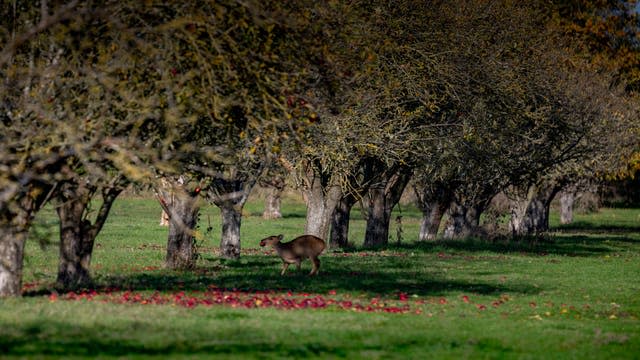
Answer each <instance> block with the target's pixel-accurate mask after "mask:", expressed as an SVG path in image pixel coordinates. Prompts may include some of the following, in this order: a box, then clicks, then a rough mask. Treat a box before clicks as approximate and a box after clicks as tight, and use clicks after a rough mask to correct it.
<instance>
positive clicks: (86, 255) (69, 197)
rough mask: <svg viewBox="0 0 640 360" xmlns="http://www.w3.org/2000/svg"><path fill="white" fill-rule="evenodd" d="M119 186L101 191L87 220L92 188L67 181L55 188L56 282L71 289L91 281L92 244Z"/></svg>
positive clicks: (117, 193) (118, 191)
mask: <svg viewBox="0 0 640 360" xmlns="http://www.w3.org/2000/svg"><path fill="white" fill-rule="evenodd" d="M122 189H123V188H122V187H121V186H113V187H107V188H105V189H103V191H102V199H103V201H102V205H101V206H100V210H99V211H98V213H97V216H96V219H95V222H94V223H93V224H92V223H91V221H89V220H87V216H88V212H89V210H90V208H89V206H90V202H91V200H92V198H93V195H94V193H95V190H96V189H95V188H91V187H89V186H85V185H77V184H71V183H67V184H65V185H64V186H63V187H62V189H61V191H60V192H59V196H58V202H59V205H58V206H57V208H56V210H57V213H58V217H59V220H60V260H59V264H58V277H57V281H56V283H57V286H58V287H60V288H62V289H74V288H78V287H83V286H87V285H89V284H91V281H92V280H91V274H90V266H91V256H92V254H93V244H94V242H95V239H96V237H97V236H98V234H99V233H100V230H101V229H102V227H103V225H104V223H105V222H106V220H107V217H108V215H109V211H110V210H111V206H112V205H113V203H114V201H115V199H116V198H117V196H118V195H119V194H120V192H121V191H122Z"/></svg>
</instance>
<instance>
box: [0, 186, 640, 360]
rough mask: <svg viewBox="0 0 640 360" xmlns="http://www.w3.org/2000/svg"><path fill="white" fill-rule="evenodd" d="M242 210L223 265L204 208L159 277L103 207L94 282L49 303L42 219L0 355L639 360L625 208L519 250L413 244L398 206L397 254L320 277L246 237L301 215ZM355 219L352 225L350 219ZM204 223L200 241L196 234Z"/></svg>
mask: <svg viewBox="0 0 640 360" xmlns="http://www.w3.org/2000/svg"><path fill="white" fill-rule="evenodd" d="M261 210H262V209H261V203H260V202H258V201H256V202H251V203H249V204H248V206H247V207H246V210H245V217H244V219H243V227H242V241H243V253H242V258H241V259H240V260H238V261H224V260H221V259H219V258H218V256H217V243H218V240H217V239H219V230H220V226H219V219H218V217H219V216H218V212H217V210H216V209H215V208H212V207H208V206H205V207H204V208H203V211H202V215H201V223H202V226H201V227H202V231H201V232H202V235H203V236H202V238H201V239H200V241H199V246H200V252H201V259H200V260H199V263H198V268H197V269H196V270H194V271H189V272H172V271H168V270H165V269H163V268H162V262H163V259H164V251H165V242H166V232H167V230H166V228H162V227H159V226H158V225H157V224H158V220H159V216H160V214H159V207H158V205H157V204H156V203H155V202H154V201H153V200H146V199H140V198H122V199H119V200H118V201H117V202H116V204H115V206H114V209H113V214H112V216H111V218H110V220H109V222H108V223H107V225H106V226H105V228H104V230H103V233H102V234H101V235H100V236H99V238H98V241H97V244H96V249H95V252H94V259H93V263H92V264H93V269H94V277H95V279H96V286H95V288H92V289H87V290H86V291H78V292H73V293H56V292H52V291H51V290H50V287H51V284H52V283H53V281H54V280H55V272H56V263H57V249H56V246H55V241H56V236H57V234H56V232H57V229H56V228H55V226H56V222H55V216H54V214H53V212H52V211H51V209H48V210H47V211H45V212H43V213H42V214H41V215H40V216H39V218H38V224H39V225H38V226H37V227H36V233H35V234H34V237H35V235H38V236H37V237H38V238H40V239H43V240H47V239H49V240H50V242H51V243H50V244H48V245H47V244H46V241H40V242H38V241H30V242H29V243H28V245H27V255H26V259H25V270H24V272H25V274H24V280H25V296H24V297H23V298H21V299H6V300H0V357H2V358H59V357H65V358H73V357H78V358H83V357H98V358H110V357H120V358H147V357H163V358H166V357H167V356H169V357H171V358H200V357H201V358H212V357H216V356H218V357H221V358H243V359H244V358H313V357H320V358H349V359H353V358H369V359H376V358H404V359H406V358H420V359H422V358H455V359H459V358H473V359H475V358H545V359H547V358H560V359H564V358H584V359H607V358H610V359H620V358H628V359H632V358H639V357H640V355H638V354H640V321H639V317H640V282H639V281H638V279H639V278H640V210H637V209H635V210H634V209H624V210H623V209H615V210H614V209H602V210H601V211H600V212H598V213H596V214H589V215H577V217H576V222H575V223H574V224H573V225H571V226H565V227H560V226H558V225H557V222H556V221H557V216H552V225H553V226H554V236H553V237H552V238H551V239H549V240H545V241H541V242H539V243H537V244H535V245H530V244H517V243H516V244H506V243H502V242H496V243H483V242H477V241H464V242H447V243H442V242H438V243H428V244H420V243H415V242H414V241H413V240H414V239H416V238H417V232H418V227H419V220H420V215H419V213H418V212H417V211H415V209H412V208H410V207H407V208H403V209H402V210H403V212H402V215H403V219H402V230H403V231H402V234H401V235H402V238H403V239H402V243H401V244H399V245H396V244H395V239H396V236H397V224H395V222H394V224H393V227H392V229H391V232H390V234H391V236H392V237H393V238H394V239H393V241H392V243H393V244H394V245H392V246H390V247H388V248H387V249H382V250H377V251H363V250H361V249H359V247H358V246H359V245H360V243H359V242H358V240H360V241H361V239H362V238H363V234H364V222H363V221H362V220H354V221H353V223H352V225H351V229H352V231H351V234H352V239H353V242H354V245H355V248H354V249H353V250H349V251H334V252H332V251H328V252H327V253H326V254H324V255H323V256H322V257H321V259H322V268H321V271H320V275H319V276H317V277H313V278H309V277H307V276H306V272H308V271H309V270H310V267H311V265H310V263H308V262H306V263H304V264H303V272H301V273H297V272H296V271H295V270H294V269H293V268H291V269H290V270H289V271H290V273H289V274H287V275H286V276H284V277H280V276H279V269H280V262H279V260H278V259H276V257H275V255H274V254H273V253H272V252H269V251H266V250H264V249H260V248H259V247H258V245H257V244H258V241H259V240H260V239H261V238H263V237H266V236H268V235H273V234H280V233H282V234H284V235H285V237H286V238H287V239H290V238H292V237H294V236H297V235H299V234H300V233H301V232H302V229H303V225H304V217H303V215H304V206H302V204H300V203H299V202H295V201H294V202H289V203H285V206H284V208H283V215H284V218H283V219H280V220H269V221H267V220H263V219H262V218H261V217H260V213H261ZM354 216H355V217H357V218H359V217H358V216H357V214H354ZM208 226H211V227H212V228H213V229H214V231H213V232H212V233H207V232H206V228H207V227H208Z"/></svg>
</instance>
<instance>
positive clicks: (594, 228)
mask: <svg viewBox="0 0 640 360" xmlns="http://www.w3.org/2000/svg"><path fill="white" fill-rule="evenodd" d="M552 231H559V232H563V233H576V232H588V233H591V234H616V235H619V234H633V233H635V234H640V226H638V225H606V224H605V225H594V224H593V223H590V222H587V221H574V222H573V223H571V224H568V225H560V226H558V227H555V228H553V229H552ZM636 242H640V241H639V240H636Z"/></svg>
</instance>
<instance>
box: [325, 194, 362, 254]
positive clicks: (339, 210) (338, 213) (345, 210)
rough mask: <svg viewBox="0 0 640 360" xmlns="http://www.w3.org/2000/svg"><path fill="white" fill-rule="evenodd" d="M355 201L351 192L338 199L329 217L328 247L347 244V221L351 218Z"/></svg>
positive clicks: (343, 246) (341, 246)
mask: <svg viewBox="0 0 640 360" xmlns="http://www.w3.org/2000/svg"><path fill="white" fill-rule="evenodd" d="M355 203H356V197H355V196H353V195H352V194H347V195H345V196H342V197H341V198H340V201H338V205H337V206H336V208H335V210H334V212H333V216H332V217H331V235H330V237H329V247H331V248H345V247H347V246H348V245H349V221H350V220H351V209H352V208H353V205H355Z"/></svg>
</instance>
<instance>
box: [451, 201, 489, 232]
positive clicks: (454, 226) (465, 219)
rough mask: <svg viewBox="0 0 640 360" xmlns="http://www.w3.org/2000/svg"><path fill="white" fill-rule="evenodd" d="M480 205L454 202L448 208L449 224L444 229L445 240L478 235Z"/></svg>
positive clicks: (481, 207)
mask: <svg viewBox="0 0 640 360" xmlns="http://www.w3.org/2000/svg"><path fill="white" fill-rule="evenodd" d="M483 210H484V208H483V206H482V205H481V204H477V205H467V204H462V203H460V202H458V201H456V200H454V201H452V202H451V205H450V207H449V218H450V219H449V224H448V226H447V228H446V229H445V233H444V237H445V238H446V239H465V238H468V237H471V236H474V235H477V234H478V233H479V229H480V214H481V213H482V211H483Z"/></svg>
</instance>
